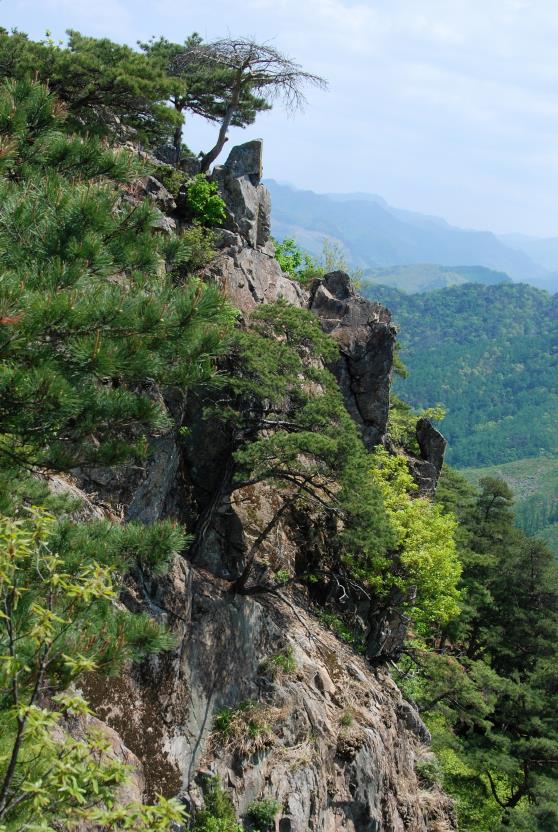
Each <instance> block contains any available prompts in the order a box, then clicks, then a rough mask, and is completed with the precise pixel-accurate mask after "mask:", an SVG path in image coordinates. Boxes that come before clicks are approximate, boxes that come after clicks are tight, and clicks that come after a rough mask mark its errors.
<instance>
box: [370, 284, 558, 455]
mask: <svg viewBox="0 0 558 832" xmlns="http://www.w3.org/2000/svg"><path fill="white" fill-rule="evenodd" d="M364 291H365V293H366V294H368V295H369V296H370V297H372V298H373V299H374V300H378V301H380V302H382V303H385V304H386V305H387V306H388V307H389V308H390V309H391V311H392V313H393V315H394V319H395V322H396V323H397V324H398V325H400V327H401V331H400V336H399V337H400V341H401V352H402V357H403V360H404V362H405V364H406V365H407V367H408V368H409V378H408V379H405V380H400V379H396V381H395V390H396V392H397V394H398V395H401V396H402V397H403V398H404V399H405V400H406V401H408V402H409V403H410V404H411V405H412V406H413V407H415V408H424V407H427V406H428V405H429V404H430V403H431V402H442V403H443V405H444V407H446V408H447V417H446V419H445V421H444V434H445V436H446V438H447V439H448V441H449V450H448V456H447V458H448V460H449V461H450V462H451V464H453V465H456V466H458V467H460V468H462V467H475V468H478V467H481V466H487V465H501V464H506V463H509V462H512V461H514V460H521V459H527V458H536V457H540V456H545V455H546V456H549V457H551V458H556V457H558V423H557V421H556V419H555V418H554V414H555V413H556V412H558V394H557V393H556V390H557V389H558V360H557V356H558V334H557V333H558V328H557V327H556V319H557V316H558V295H549V294H547V293H546V292H543V291H541V290H539V289H535V288H533V287H531V286H525V285H522V284H502V285H497V286H482V285H467V286H458V287H454V288H450V289H442V290H440V291H436V292H430V293H428V294H421V295H405V294H403V293H401V292H397V291H396V290H393V289H388V288H382V287H376V286H375V287H373V288H371V289H367V288H366V287H365V288H364Z"/></svg>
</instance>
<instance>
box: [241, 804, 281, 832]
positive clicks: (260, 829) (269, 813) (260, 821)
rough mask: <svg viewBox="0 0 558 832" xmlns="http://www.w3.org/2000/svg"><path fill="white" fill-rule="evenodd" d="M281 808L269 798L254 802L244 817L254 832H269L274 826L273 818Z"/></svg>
mask: <svg viewBox="0 0 558 832" xmlns="http://www.w3.org/2000/svg"><path fill="white" fill-rule="evenodd" d="M282 808H283V807H282V805H281V804H280V803H279V801H277V800H273V799H271V798H264V799H263V800H254V801H252V803H250V805H249V806H248V809H247V810H246V817H247V818H248V819H249V820H250V821H251V823H252V828H253V829H254V830H255V832H269V830H270V829H273V827H274V826H275V817H276V816H277V813H278V812H280V811H281V809H282Z"/></svg>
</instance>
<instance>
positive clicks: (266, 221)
mask: <svg viewBox="0 0 558 832" xmlns="http://www.w3.org/2000/svg"><path fill="white" fill-rule="evenodd" d="M261 177H262V142H261V140H255V141H252V142H247V143H246V144H243V145H240V146H239V147H235V148H233V149H232V151H231V153H230V155H229V157H228V159H227V161H226V162H225V164H224V165H222V166H221V167H218V168H216V169H215V170H214V172H213V179H214V181H215V182H216V183H217V185H218V187H219V191H220V193H221V196H222V197H223V199H224V200H225V203H226V205H227V208H228V217H227V221H226V223H225V230H224V231H222V232H221V233H220V235H218V238H217V243H218V246H219V249H220V251H219V256H218V257H217V258H216V259H215V260H214V261H213V262H212V263H211V264H210V266H209V267H208V268H207V270H206V273H205V274H206V277H208V278H209V279H214V280H216V281H217V282H218V283H219V285H220V286H221V287H222V289H223V291H224V292H225V294H226V295H227V297H228V298H229V299H230V300H231V302H232V303H233V304H234V305H235V306H237V307H238V308H239V309H241V310H242V311H243V312H249V311H250V309H252V308H253V307H254V306H256V305H257V304H259V303H272V302H273V301H276V300H279V299H280V298H284V299H285V300H287V301H288V302H289V303H294V304H296V305H303V304H304V303H305V294H304V292H303V291H302V289H301V287H300V286H299V285H298V284H297V283H295V282H293V281H292V280H289V279H288V278H287V277H286V276H285V275H284V274H283V272H282V271H281V268H280V266H279V264H278V262H277V261H276V260H275V257H274V255H275V249H274V246H273V243H272V242H271V237H270V234H271V231H270V229H271V201H270V197H269V191H268V190H267V188H266V187H265V186H264V185H262V184H261Z"/></svg>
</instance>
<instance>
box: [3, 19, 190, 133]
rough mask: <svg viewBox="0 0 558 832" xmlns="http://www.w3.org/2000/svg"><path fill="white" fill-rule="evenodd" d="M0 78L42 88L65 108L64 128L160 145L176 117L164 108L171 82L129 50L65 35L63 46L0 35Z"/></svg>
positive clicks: (16, 34)
mask: <svg viewBox="0 0 558 832" xmlns="http://www.w3.org/2000/svg"><path fill="white" fill-rule="evenodd" d="M0 75H1V76H2V77H3V78H8V79H13V80H17V81H24V80H34V81H40V82H43V83H45V84H47V83H48V87H49V90H50V91H51V92H52V93H54V94H55V95H56V96H57V98H58V99H59V100H60V101H61V102H62V103H63V104H64V106H65V108H66V110H67V113H68V128H69V129H70V130H71V131H73V132H79V133H82V134H87V135H96V136H108V137H112V138H117V139H126V138H135V139H139V140H140V141H144V142H147V143H148V144H160V143H162V142H165V141H167V140H168V139H169V138H170V136H172V134H173V131H174V130H175V129H176V126H177V125H178V124H179V123H180V122H181V120H182V119H181V117H180V115H179V114H178V113H176V112H175V111H174V110H172V109H171V108H169V107H167V105H166V102H167V99H168V98H169V96H170V94H171V91H172V89H173V87H174V86H175V85H176V80H172V79H171V78H170V77H169V75H168V74H167V73H166V72H165V71H164V70H163V69H162V68H161V67H160V66H158V65H157V63H156V62H154V61H151V60H150V59H149V57H148V56H146V55H143V54H141V53H139V52H136V51H134V50H133V49H131V48H130V47H129V46H124V45H121V44H117V43H113V42H112V41H110V40H109V39H108V38H91V37H85V36H84V35H81V34H80V33H79V32H75V31H70V32H68V40H67V43H66V44H58V43H54V42H53V41H51V40H48V39H46V40H43V41H39V42H36V41H32V40H30V39H29V38H28V37H27V35H24V34H22V33H21V32H12V33H9V32H6V31H5V30H1V31H0Z"/></svg>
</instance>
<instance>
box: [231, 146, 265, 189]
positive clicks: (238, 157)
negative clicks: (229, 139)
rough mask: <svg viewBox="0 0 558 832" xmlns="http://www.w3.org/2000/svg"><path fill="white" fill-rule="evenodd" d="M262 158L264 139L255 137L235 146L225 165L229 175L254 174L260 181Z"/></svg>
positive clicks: (255, 178) (256, 179) (257, 180)
mask: <svg viewBox="0 0 558 832" xmlns="http://www.w3.org/2000/svg"><path fill="white" fill-rule="evenodd" d="M262 158H263V141H262V140H261V139H253V140H252V141H249V142H245V143H244V144H239V145H236V147H233V149H232V150H231V152H230V153H229V156H228V158H227V161H226V162H225V164H224V165H223V167H224V168H225V170H226V171H227V174H228V175H229V176H233V177H240V176H252V177H254V180H255V181H256V182H258V183H259V181H260V180H261V178H262V171H263V164H262Z"/></svg>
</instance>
